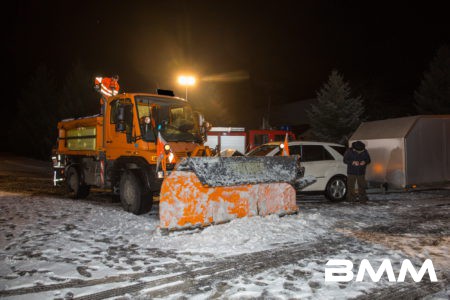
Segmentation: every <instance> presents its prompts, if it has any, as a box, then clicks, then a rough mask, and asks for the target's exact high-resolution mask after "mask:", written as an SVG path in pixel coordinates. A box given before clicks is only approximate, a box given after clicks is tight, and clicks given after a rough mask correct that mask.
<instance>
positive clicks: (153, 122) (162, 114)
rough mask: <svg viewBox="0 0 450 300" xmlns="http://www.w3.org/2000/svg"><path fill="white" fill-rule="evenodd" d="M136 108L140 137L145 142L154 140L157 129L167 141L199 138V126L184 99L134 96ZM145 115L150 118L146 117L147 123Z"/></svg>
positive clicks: (189, 140)
mask: <svg viewBox="0 0 450 300" xmlns="http://www.w3.org/2000/svg"><path fill="white" fill-rule="evenodd" d="M136 109H137V113H138V119H139V126H140V128H141V133H142V138H143V139H144V140H145V141H147V142H150V141H151V142H153V141H155V140H156V137H157V136H158V130H159V131H160V132H161V135H162V137H163V138H164V139H165V140H166V141H168V142H196V141H199V140H201V136H200V130H199V126H198V124H197V122H196V121H195V119H194V115H193V113H192V109H191V107H190V106H189V104H187V103H186V102H184V101H181V100H177V99H170V98H158V97H150V96H136ZM146 117H149V118H150V119H149V118H147V123H146V122H145V120H146ZM148 121H150V123H148Z"/></svg>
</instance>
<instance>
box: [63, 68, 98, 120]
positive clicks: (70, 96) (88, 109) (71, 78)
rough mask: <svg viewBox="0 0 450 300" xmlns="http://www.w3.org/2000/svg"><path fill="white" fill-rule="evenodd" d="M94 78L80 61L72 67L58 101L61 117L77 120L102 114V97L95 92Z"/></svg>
mask: <svg viewBox="0 0 450 300" xmlns="http://www.w3.org/2000/svg"><path fill="white" fill-rule="evenodd" d="M93 86H94V78H93V77H92V76H91V74H90V73H89V72H88V71H87V70H86V69H85V68H84V67H83V65H82V64H81V62H80V61H78V62H77V63H75V64H74V65H73V66H72V69H71V70H70V72H69V73H68V74H67V76H66V79H65V81H64V84H63V88H62V91H61V93H60V96H59V99H58V106H59V109H58V113H59V117H60V118H62V119H64V118H77V117H85V116H89V115H94V114H98V113H100V102H99V101H100V100H99V99H100V95H99V94H98V93H97V92H95V91H94V88H93Z"/></svg>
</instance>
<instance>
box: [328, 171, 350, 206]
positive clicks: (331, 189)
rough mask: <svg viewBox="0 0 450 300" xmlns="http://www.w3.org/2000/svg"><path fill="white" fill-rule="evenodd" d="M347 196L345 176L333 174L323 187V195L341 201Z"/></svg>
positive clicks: (331, 199)
mask: <svg viewBox="0 0 450 300" xmlns="http://www.w3.org/2000/svg"><path fill="white" fill-rule="evenodd" d="M346 196H347V178H346V177H345V176H340V175H338V176H334V177H332V178H331V179H330V181H328V183H327V187H326V188H325V197H326V198H327V199H328V200H330V201H342V200H344V199H345V197H346Z"/></svg>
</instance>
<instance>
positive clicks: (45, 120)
mask: <svg viewBox="0 0 450 300" xmlns="http://www.w3.org/2000/svg"><path fill="white" fill-rule="evenodd" d="M93 83H94V77H93V74H92V73H91V72H89V71H88V70H86V69H85V68H84V67H83V65H82V64H81V62H77V63H75V64H74V65H73V66H72V68H71V70H70V71H69V72H68V74H67V75H66V77H65V79H64V80H63V82H62V83H59V82H58V81H57V80H56V79H55V77H54V75H53V74H52V72H51V70H49V69H48V68H47V67H46V66H45V65H41V66H40V67H38V68H37V69H36V71H35V73H34V75H33V76H32V78H31V79H30V80H29V81H28V84H27V85H26V86H25V87H24V89H23V90H22V91H21V93H20V96H19V99H18V100H17V116H16V118H14V120H15V121H14V122H13V123H12V124H11V125H12V126H11V130H10V132H9V134H10V139H9V140H10V145H11V149H12V150H13V151H14V152H15V153H19V154H23V155H27V156H31V157H36V158H40V159H48V158H49V157H50V153H51V149H52V147H54V146H55V145H56V137H57V127H56V125H57V123H58V121H60V120H62V119H65V118H76V117H84V116H89V115H94V114H98V113H99V108H100V107H99V95H98V94H97V93H96V92H95V91H94V89H93ZM316 98H317V103H316V104H315V105H312V106H311V108H310V109H309V110H308V117H309V119H310V125H311V131H312V133H313V136H314V137H315V139H317V140H322V141H328V142H337V143H344V144H345V143H346V142H347V141H348V139H349V137H350V136H351V134H352V133H353V132H354V131H355V130H356V128H358V126H359V125H360V123H361V122H362V121H364V120H365V119H366V118H367V110H366V107H367V103H365V101H364V99H363V97H362V96H353V95H352V90H351V88H350V84H349V83H348V82H346V81H345V80H344V77H343V75H342V74H340V73H339V72H338V71H337V70H333V71H332V72H331V74H330V75H329V78H328V80H327V82H325V83H324V85H323V86H322V87H321V88H320V90H319V91H318V92H317V94H316ZM414 99H415V103H414V105H415V109H416V112H417V113H418V114H450V49H449V47H448V46H443V47H441V48H440V49H439V50H438V51H437V54H436V56H435V57H434V58H433V60H432V61H431V63H430V65H429V68H428V70H427V71H425V73H424V76H423V79H422V81H421V83H420V86H419V87H418V89H417V90H416V91H415V93H414ZM218 113H219V114H220V112H218Z"/></svg>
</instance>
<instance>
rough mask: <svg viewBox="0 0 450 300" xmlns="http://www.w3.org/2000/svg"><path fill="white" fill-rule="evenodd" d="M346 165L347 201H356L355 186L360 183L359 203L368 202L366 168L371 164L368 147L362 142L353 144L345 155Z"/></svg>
mask: <svg viewBox="0 0 450 300" xmlns="http://www.w3.org/2000/svg"><path fill="white" fill-rule="evenodd" d="M344 163H345V164H347V200H348V201H356V200H357V198H356V196H357V195H356V189H355V184H356V183H358V196H359V201H361V202H366V201H367V200H368V199H367V194H366V188H367V183H366V178H365V176H366V166H367V165H368V164H370V155H369V152H367V150H366V145H364V143H363V142H361V141H356V142H353V143H352V146H351V148H349V149H347V151H346V152H345V154H344Z"/></svg>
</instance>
